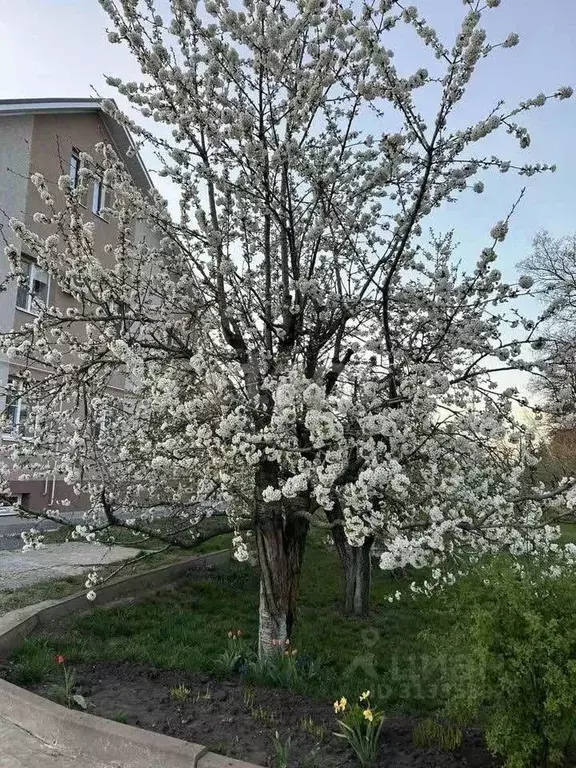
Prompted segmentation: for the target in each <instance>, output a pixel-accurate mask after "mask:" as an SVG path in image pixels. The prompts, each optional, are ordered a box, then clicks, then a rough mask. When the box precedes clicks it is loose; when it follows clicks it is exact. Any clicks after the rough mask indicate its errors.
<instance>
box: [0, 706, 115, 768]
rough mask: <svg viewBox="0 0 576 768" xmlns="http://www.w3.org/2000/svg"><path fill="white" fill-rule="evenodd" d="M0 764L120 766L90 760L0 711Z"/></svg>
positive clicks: (16, 767) (7, 767) (12, 767)
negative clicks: (57, 744)
mask: <svg viewBox="0 0 576 768" xmlns="http://www.w3.org/2000/svg"><path fill="white" fill-rule="evenodd" d="M0 745H1V747H0V768H78V767H79V766H82V768H121V765H120V763H115V764H114V763H103V762H101V761H100V760H96V761H94V760H92V759H90V758H87V757H86V755H80V754H78V753H74V752H72V751H69V750H66V749H64V748H63V747H56V746H54V745H52V744H47V743H46V742H45V741H42V739H40V738H39V737H38V736H34V734H32V733H30V732H29V731H27V730H25V729H24V728H21V727H20V726H19V725H15V724H14V723H11V722H10V721H9V720H7V719H6V718H4V717H3V716H2V715H0Z"/></svg>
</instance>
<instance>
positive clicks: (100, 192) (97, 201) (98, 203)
mask: <svg viewBox="0 0 576 768" xmlns="http://www.w3.org/2000/svg"><path fill="white" fill-rule="evenodd" d="M105 207H106V187H105V186H104V179H103V178H102V177H101V176H98V177H97V178H95V179H94V184H93V185H92V213H94V214H96V216H100V218H103V216H102V209H103V208H105Z"/></svg>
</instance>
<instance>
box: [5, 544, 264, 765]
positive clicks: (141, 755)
mask: <svg viewBox="0 0 576 768" xmlns="http://www.w3.org/2000/svg"><path fill="white" fill-rule="evenodd" d="M229 557H230V552H229V550H224V551H221V552H214V553H212V554H209V555H200V556H197V557H194V558H190V559H189V560H185V561H183V562H180V563H173V564H171V565H167V566H162V567H160V568H154V569H153V570H151V571H147V572H145V573H141V574H136V575H134V576H126V577H124V578H122V579H118V580H117V581H115V582H111V583H110V584H107V585H106V586H103V587H101V588H100V589H99V590H98V593H97V599H96V600H95V601H94V602H93V603H90V604H89V606H87V601H86V594H85V592H81V593H77V594H75V595H72V596H71V597H67V598H65V599H64V600H45V601H44V602H42V603H37V604H36V605H32V606H28V607H26V608H20V609H18V610H16V611H11V612H10V613H7V614H5V615H4V616H0V659H1V658H5V656H6V655H7V654H9V653H10V651H12V650H14V649H15V648H16V647H17V646H18V645H19V644H20V643H21V642H22V640H24V639H25V638H26V636H27V635H29V634H30V633H31V632H32V631H33V630H34V628H35V627H36V626H37V625H38V624H39V623H41V622H42V621H50V620H52V619H55V618H59V617H61V616H66V615H68V614H71V613H76V612H85V611H86V610H92V607H96V606H98V605H105V604H107V603H111V602H113V601H115V600H117V599H119V598H122V597H126V596H128V595H130V596H134V595H138V594H140V595H141V594H144V593H146V592H148V591H150V590H151V589H155V588H158V587H160V586H162V585H163V584H167V583H169V582H171V581H175V580H177V579H178V578H180V577H181V576H183V575H185V574H186V572H187V571H189V570H192V569H196V568H213V567H215V566H216V565H219V564H220V563H222V562H225V561H226V560H228V558H229ZM0 718H1V719H3V720H4V721H6V722H7V723H9V724H11V725H12V726H14V727H15V728H19V729H22V730H24V731H26V732H27V733H28V734H30V735H31V736H33V737H34V738H35V739H37V740H38V741H39V742H41V743H43V744H44V745H49V746H51V747H55V748H57V749H60V750H62V752H63V753H64V752H68V753H70V754H72V755H74V757H76V758H78V760H79V763H78V764H79V765H82V757H84V758H85V759H88V758H90V759H97V760H98V764H99V765H102V766H103V768H105V766H106V765H107V766H109V768H258V766H255V765H253V764H252V763H246V762H244V761H242V760H235V759H233V758H228V757H224V756H222V755H218V754H216V753H214V752H210V751H208V750H207V748H206V747H203V746H201V745H200V744H194V743H192V742H186V741H182V740H181V739H175V738H173V737H171V736H165V735H163V734H158V733H154V732H152V731H146V730H143V729H141V728H136V727H134V726H131V725H124V724H123V723H117V722H114V721H112V720H106V719H104V718H101V717H97V716H96V715H89V714H87V713H85V712H77V711H76V710H71V709H68V708H66V707H63V706H61V705H60V704H56V703H54V702H52V701H50V700H48V699H44V698H42V697H41V696H37V695H36V694H34V693H30V691H27V690H25V689H23V688H19V687H18V686H16V685H13V684H12V683H9V682H7V681H6V680H3V679H0ZM0 765H5V763H4V762H3V760H2V747H1V746H0Z"/></svg>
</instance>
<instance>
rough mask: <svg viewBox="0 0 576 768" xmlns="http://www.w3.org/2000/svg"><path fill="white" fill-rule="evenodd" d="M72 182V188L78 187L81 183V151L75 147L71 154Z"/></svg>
mask: <svg viewBox="0 0 576 768" xmlns="http://www.w3.org/2000/svg"><path fill="white" fill-rule="evenodd" d="M70 183H71V184H72V189H76V187H77V186H78V184H79V183H80V152H79V151H78V150H77V149H75V148H74V147H73V148H72V155H71V156H70Z"/></svg>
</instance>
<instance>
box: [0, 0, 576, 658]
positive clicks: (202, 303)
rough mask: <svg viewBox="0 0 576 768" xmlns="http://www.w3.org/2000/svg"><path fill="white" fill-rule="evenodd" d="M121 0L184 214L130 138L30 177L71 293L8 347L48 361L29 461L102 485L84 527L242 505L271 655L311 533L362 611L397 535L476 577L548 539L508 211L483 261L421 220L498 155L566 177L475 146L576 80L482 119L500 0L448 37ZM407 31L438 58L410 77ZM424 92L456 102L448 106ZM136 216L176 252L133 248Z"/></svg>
mask: <svg viewBox="0 0 576 768" xmlns="http://www.w3.org/2000/svg"><path fill="white" fill-rule="evenodd" d="M101 4H102V6H103V7H104V8H105V10H106V11H107V12H108V14H109V16H110V19H111V21H112V24H113V27H114V29H113V30H112V31H110V33H109V39H110V41H111V42H112V43H119V42H123V43H125V44H126V45H127V46H128V47H129V49H130V50H131V52H132V53H133V55H134V56H135V58H136V60H137V61H138V62H139V64H140V67H141V69H142V73H143V82H142V83H132V82H128V83H124V82H122V81H121V80H120V79H117V78H110V79H109V82H110V84H112V85H114V86H115V87H116V88H117V89H118V90H119V92H120V93H121V94H122V95H123V96H125V97H126V99H127V100H128V101H129V102H130V104H131V105H132V106H134V107H135V108H136V109H138V110H140V112H141V114H142V116H143V121H142V124H140V125H137V124H136V123H134V122H133V121H132V120H130V119H129V118H128V117H127V116H126V115H125V114H123V113H122V112H121V111H119V110H118V109H117V107H116V105H115V104H114V103H112V102H104V106H105V108H106V109H107V110H108V111H109V112H110V113H111V114H112V115H113V116H114V117H115V118H116V119H117V120H119V121H121V122H123V123H124V124H126V125H127V126H128V127H129V128H131V129H132V131H133V132H134V133H135V134H136V135H137V136H138V138H139V139H140V140H141V141H147V142H149V143H150V144H151V145H152V146H153V147H154V148H155V149H156V151H157V155H158V158H159V160H160V162H161V163H162V174H163V175H165V176H166V177H168V178H169V179H170V180H171V181H172V182H173V184H174V186H175V187H176V188H177V189H179V191H180V209H179V215H178V216H171V215H170V213H169V211H168V208H167V206H166V205H165V204H163V203H162V201H161V200H159V199H148V198H144V197H142V195H141V194H139V193H138V192H137V191H136V190H135V189H134V188H133V187H132V185H131V183H130V180H129V178H128V176H127V174H126V173H125V171H124V170H123V167H122V163H121V160H120V158H118V157H117V156H116V155H115V154H114V153H113V151H112V150H111V149H110V148H107V147H99V148H98V154H97V156H95V157H93V158H90V157H87V156H85V157H84V170H83V171H82V173H81V176H82V181H81V184H80V186H79V187H78V188H72V186H71V184H70V180H69V178H68V177H66V176H63V177H62V178H61V179H60V181H59V187H60V190H61V194H62V196H63V205H64V209H63V210H60V206H59V205H58V204H57V203H56V202H55V197H54V194H53V190H52V189H51V188H50V186H49V183H48V182H47V181H46V180H45V179H43V178H41V177H35V178H34V179H33V181H34V183H35V184H36V186H37V188H38V190H39V192H40V194H41V197H42V199H43V200H44V202H45V204H46V210H45V212H44V213H42V214H39V216H38V222H39V223H40V224H42V222H44V224H45V225H46V229H45V230H44V233H43V234H38V233H36V232H32V231H31V230H30V229H29V228H27V227H26V226H24V225H23V224H22V223H20V222H13V223H12V224H13V227H14V229H15V231H16V233H17V234H18V235H19V236H20V238H21V239H22V241H23V243H24V244H25V247H26V250H27V252H28V253H33V254H35V255H36V257H37V259H38V262H39V264H40V265H41V267H42V268H43V269H45V270H46V271H47V272H48V273H49V274H50V276H51V278H52V280H55V281H57V282H58V284H59V285H60V286H61V287H62V289H63V290H65V291H67V292H68V293H70V295H71V296H72V297H74V299H75V300H76V305H75V306H74V307H73V308H71V309H69V310H67V311H62V310H60V309H58V308H56V307H39V308H38V316H37V317H36V318H35V319H34V320H33V321H32V322H30V323H29V324H28V325H26V326H25V327H23V328H21V329H16V330H15V331H14V332H13V333H11V334H8V335H7V336H6V337H5V338H4V340H3V348H4V351H5V353H7V354H8V355H9V356H10V357H11V358H13V359H15V360H18V361H20V362H21V363H23V364H25V366H26V373H25V375H24V384H25V387H26V392H27V394H28V396H29V398H30V402H31V408H32V410H33V412H34V414H35V417H36V421H37V429H36V434H35V436H34V437H33V439H32V440H31V441H28V442H27V441H23V440H20V441H15V443H14V444H13V446H12V448H11V460H12V461H14V462H15V463H16V464H17V465H19V466H22V467H23V471H27V472H29V473H32V474H34V475H35V476H37V477H43V476H45V475H46V474H47V473H51V472H54V471H57V472H60V473H62V474H63V475H64V477H65V479H66V480H67V481H68V482H69V483H71V484H72V485H73V486H74V487H75V489H76V490H77V491H78V492H79V493H80V492H85V493H87V494H88V496H89V498H90V499H91V514H93V517H91V516H90V515H88V516H87V519H86V523H85V527H83V528H82V529H81V530H79V532H80V533H81V534H82V535H85V536H86V538H89V539H93V538H96V537H97V535H98V532H99V531H100V530H101V528H102V526H104V527H105V526H106V525H112V524H118V523H119V521H120V517H119V511H120V510H126V509H128V510H133V516H134V518H135V519H134V520H132V521H131V522H121V524H124V525H134V526H135V527H138V526H142V525H143V524H145V521H146V519H147V518H146V515H147V514H148V513H147V509H148V508H149V507H150V505H151V504H153V503H158V501H159V500H164V501H166V503H168V504H176V505H180V508H181V515H182V524H183V526H187V527H189V528H191V529H193V528H194V527H195V526H197V523H198V513H197V510H198V509H199V508H198V507H197V506H194V505H195V504H196V503H197V502H200V501H202V502H211V501H216V500H218V501H220V502H222V504H223V507H224V508H225V509H226V515H227V517H228V520H229V522H230V523H231V525H232V526H233V527H234V528H235V537H234V546H235V551H236V556H237V557H238V558H239V559H246V558H247V557H248V549H249V548H250V547H253V549H254V551H255V552H256V554H257V558H258V564H259V569H260V584H261V587H260V650H261V653H262V654H267V653H269V652H271V651H272V650H273V648H274V646H275V642H276V641H277V640H280V641H283V640H285V639H286V638H288V637H289V636H290V633H291V631H292V626H293V622H294V617H295V610H296V606H297V595H298V584H299V576H300V569H301V564H302V558H303V556H304V551H305V546H306V541H307V535H308V531H309V527H310V525H319V526H321V527H324V529H325V530H330V531H332V532H333V536H334V539H335V543H336V546H337V549H338V553H339V555H340V557H341V559H342V562H343V565H344V567H345V574H346V584H347V588H346V596H347V607H348V608H349V609H350V610H354V611H355V612H357V613H364V612H365V611H366V610H367V595H368V587H369V576H370V549H371V546H372V542H373V540H374V538H375V537H378V542H379V547H380V548H381V549H382V553H381V566H382V567H384V568H393V567H396V566H402V565H406V564H412V565H414V566H416V567H422V566H432V568H433V577H432V579H433V580H434V581H438V580H441V579H442V578H448V579H450V578H453V577H454V574H455V573H457V572H458V571H459V570H461V568H462V555H463V554H466V555H467V556H468V557H469V556H471V557H473V556H474V555H480V554H483V553H486V552H492V551H500V550H502V549H503V548H506V549H508V550H511V551H513V552H524V551H537V550H538V549H540V548H542V547H547V546H548V545H549V543H550V542H551V541H552V540H553V539H554V537H555V536H556V534H557V531H556V530H555V529H553V528H551V527H549V526H547V525H546V523H547V522H548V509H549V504H550V501H551V499H552V498H553V496H554V494H556V493H558V492H559V491H566V490H568V485H565V486H564V487H563V488H560V489H555V490H554V492H547V493H546V494H544V493H543V492H542V489H541V488H538V487H535V488H530V489H528V492H524V491H525V489H524V488H523V487H522V472H523V468H524V466H525V464H526V463H527V462H528V463H529V462H531V461H532V460H533V456H532V453H531V449H530V441H529V440H528V439H526V440H523V441H522V442H521V446H522V448H521V449H519V450H517V451H511V452H510V454H509V456H508V458H503V456H502V452H501V451H499V450H497V446H499V445H501V443H502V440H503V439H505V438H506V437H508V436H509V435H510V434H512V435H514V434H515V433H518V432H519V431H522V428H521V427H520V426H519V425H517V424H515V421H514V417H513V413H512V403H513V401H514V399H515V398H517V397H518V393H517V392H516V391H515V390H513V389H508V390H506V391H501V390H499V389H498V387H497V385H496V384H495V383H494V381H493V378H492V374H493V373H494V372H495V371H501V370H526V369H527V368H529V367H530V362H529V361H527V360H526V359H525V356H524V355H523V350H524V348H525V347H526V346H528V345H529V344H530V343H531V342H532V341H533V340H534V338H535V337H536V334H537V333H538V324H536V325H535V326H534V325H530V324H528V323H527V322H524V321H520V320H519V319H518V318H519V316H518V314H517V313H514V312H513V310H514V305H515V299H516V298H517V297H518V296H519V295H520V294H522V293H523V292H524V290H525V286H523V285H522V282H521V283H520V285H509V284H506V283H504V282H503V281H502V277H501V274H500V272H499V271H498V270H497V269H496V268H495V265H494V262H495V261H496V259H497V249H498V246H499V243H501V242H502V241H503V240H504V239H505V238H506V235H507V232H508V228H509V219H510V214H511V212H510V214H509V215H508V216H504V218H502V220H500V221H498V222H497V223H496V224H495V226H494V227H493V229H492V231H491V232H490V234H489V236H487V241H486V247H485V248H484V249H483V250H482V251H481V252H480V253H478V254H476V264H475V266H474V267H473V268H472V270H471V271H470V272H469V273H464V272H462V270H461V269H459V267H458V266H457V264H456V261H455V256H454V246H453V242H452V238H451V236H450V235H448V236H436V237H431V238H429V239H427V238H424V237H423V234H422V233H423V227H424V225H425V224H426V222H427V220H428V219H429V217H430V215H431V214H432V213H433V211H434V210H435V209H437V208H439V207H440V206H442V205H444V204H446V203H454V202H455V201H456V200H457V198H458V197H459V195H460V194H461V193H466V192H468V191H474V192H475V193H481V192H482V191H483V189H484V184H483V182H482V181H481V180H480V179H479V178H478V177H479V175H480V174H482V173H483V172H484V171H490V170H492V169H495V170H497V171H498V170H500V171H508V170H510V169H513V170H516V171H517V172H518V173H519V174H520V175H522V176H531V175H533V174H534V173H537V172H540V171H544V170H547V169H548V166H544V165H525V166H517V167H513V166H512V165H511V163H510V162H508V161H506V160H502V159H499V158H496V157H489V158H487V157H486V156H485V155H484V154H483V153H482V152H481V151H480V152H479V151H478V150H476V146H477V144H478V142H479V141H481V139H483V138H484V137H486V136H489V135H491V134H493V133H495V132H497V131H504V132H507V133H509V134H512V135H513V136H514V137H516V138H517V139H518V141H519V143H520V146H521V147H527V146H528V144H529V143H530V138H529V135H528V132H527V130H526V129H525V128H524V127H522V126H520V125H519V124H518V123H517V122H516V121H517V119H519V116H520V115H523V114H524V113H526V112H528V111H529V110H531V109H533V108H539V107H541V106H543V105H545V104H546V102H547V101H548V99H549V98H552V97H554V98H559V99H564V98H568V97H569V96H570V95H571V94H572V90H571V89H570V88H561V89H559V90H557V91H555V92H554V93H553V94H551V96H546V95H544V94H540V95H537V96H536V97H535V98H533V99H529V100H527V101H524V102H522V103H521V104H520V105H519V106H518V107H515V108H512V109H505V108H504V105H503V102H496V104H497V106H496V107H495V108H494V109H493V110H492V111H491V112H490V113H489V114H482V115H479V117H478V120H477V122H475V123H473V124H471V125H470V126H468V127H466V128H462V127H461V124H460V118H459V117H454V113H455V112H456V110H457V107H458V105H459V103H460V102H461V100H462V99H463V97H464V94H465V92H466V88H467V86H468V83H469V81H470V80H471V78H472V75H473V73H474V70H475V68H476V65H477V64H478V63H479V62H480V61H481V60H482V59H483V58H485V57H486V56H489V55H492V54H495V53H499V52H500V48H501V47H505V48H506V47H510V46H513V45H515V44H516V43H517V41H518V38H517V36H516V35H514V34H511V35H510V36H508V37H507V38H506V40H505V41H504V42H497V43H490V42H488V40H487V38H486V32H485V31H484V30H483V28H482V27H481V20H482V18H483V15H484V13H485V12H489V11H490V9H491V8H492V7H495V6H497V5H498V0H487V2H486V3H482V2H476V1H475V0H474V1H472V0H471V1H470V2H465V3H464V9H463V20H462V24H461V27H460V30H459V32H458V35H457V36H456V39H455V40H454V42H453V43H451V44H449V45H447V44H445V43H444V42H443V41H442V40H441V39H440V36H439V35H438V34H437V33H436V32H435V31H434V29H433V28H432V27H430V26H429V25H428V23H427V22H426V21H425V20H424V19H423V18H422V16H421V15H420V14H419V13H418V11H417V9H416V8H413V7H408V8H404V7H403V6H402V5H401V3H399V2H395V1H394V0H381V1H380V2H379V3H371V2H370V3H366V2H360V3H354V4H351V5H350V6H349V7H343V6H342V5H341V4H340V3H339V2H336V0H307V1H306V2H304V1H303V2H278V1H277V0H260V1H259V2H252V0H245V2H244V5H243V7H240V6H239V7H238V8H232V7H230V6H229V4H228V3H227V2H225V1H224V0H207V1H206V2H205V3H204V4H201V3H197V2H195V0H170V2H169V4H168V5H169V14H168V17H167V18H163V17H162V16H161V15H160V14H158V13H156V11H155V9H154V7H153V2H152V0H145V1H144V0H143V1H142V2H139V0H119V1H118V2H112V0H101ZM456 6H459V7H460V8H462V3H461V2H460V1H458V2H457V3H455V7H456ZM399 27H406V28H407V30H408V31H410V32H411V33H413V34H414V36H415V39H417V40H418V39H419V40H420V41H421V43H422V48H423V61H424V62H425V63H426V64H429V67H430V69H426V68H424V66H422V61H418V62H414V66H413V69H412V70H411V71H410V72H408V73H402V72H400V71H399V70H398V69H397V68H396V65H395V62H394V59H393V51H391V50H390V46H391V45H395V44H396V43H397V42H398V41H397V40H396V39H395V34H394V31H395V30H396V29H397V28H399ZM398 44H401V43H398ZM422 88H429V90H430V92H431V94H433V98H434V100H435V101H434V104H435V106H434V108H433V110H432V112H431V114H430V115H428V116H426V117H424V116H423V115H421V114H420V112H419V109H418V106H417V92H418V91H419V90H420V89H422ZM452 123H454V125H452ZM154 124H160V125H161V126H164V128H165V130H162V131H159V132H156V131H155V130H154ZM96 165H97V173H98V174H103V178H104V183H105V184H106V186H107V187H108V188H109V189H110V190H111V193H113V194H111V195H110V196H109V199H110V201H111V206H110V209H109V211H107V212H105V215H107V216H109V217H110V221H111V223H112V226H113V228H114V239H113V241H111V243H110V245H109V246H108V248H107V254H108V257H109V258H110V260H111V261H112V266H110V267H106V266H105V265H104V264H103V262H102V259H101V257H100V255H99V254H98V253H97V251H96V249H95V245H94V239H93V225H92V223H91V222H90V221H88V220H87V214H86V213H85V211H84V210H83V208H82V206H81V204H80V202H81V199H82V195H83V194H85V193H86V189H87V187H88V185H89V184H90V183H91V178H92V176H94V173H95V171H94V168H96ZM43 217H44V218H43ZM135 220H142V221H145V222H146V223H147V224H148V225H150V226H152V227H154V229H155V231H156V233H157V235H158V244H157V245H155V244H152V243H146V242H144V243H142V242H137V241H135V238H134V236H133V228H132V224H133V222H134V221H135ZM9 255H10V258H11V259H12V261H13V264H14V269H15V271H16V272H18V270H19V269H20V260H19V253H18V251H17V250H16V249H9ZM508 325H511V326H512V327H514V328H516V329H517V333H516V334H514V338H511V334H508V335H505V329H506V328H507V326H508ZM37 369H40V370H41V371H42V372H43V373H42V374H41V375H38V374H37V373H36V372H35V371H37ZM118 375H121V376H122V377H123V378H124V381H125V382H126V384H127V387H128V389H129V394H128V395H125V396H123V397H119V396H118V394H117V393H116V390H114V389H113V388H112V384H113V383H114V381H115V377H117V376H118ZM97 424H100V427H99V428H96V425H97ZM102 519H104V523H103V524H102V522H101V521H102ZM245 527H249V528H250V529H251V531H250V532H251V533H252V536H251V537H250V536H246V535H244V534H243V533H242V530H243V528H245ZM444 566H446V567H445V568H444Z"/></svg>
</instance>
